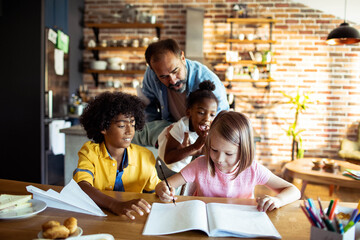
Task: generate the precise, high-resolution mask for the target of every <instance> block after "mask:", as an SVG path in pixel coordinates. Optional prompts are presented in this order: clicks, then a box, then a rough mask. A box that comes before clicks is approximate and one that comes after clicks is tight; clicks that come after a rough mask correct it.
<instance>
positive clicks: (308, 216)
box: [300, 205, 316, 227]
mask: <svg viewBox="0 0 360 240" xmlns="http://www.w3.org/2000/svg"><path fill="white" fill-rule="evenodd" d="M300 208H301V210H303V212H304V214H305V216H306V217H307V219H309V222H310V223H311V225H313V226H315V227H316V224H315V222H314V221H313V220H312V218H311V217H310V215H309V213H308V212H307V211H306V209H305V207H304V206H303V205H300Z"/></svg>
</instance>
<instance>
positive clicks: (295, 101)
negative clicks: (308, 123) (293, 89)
mask: <svg viewBox="0 0 360 240" xmlns="http://www.w3.org/2000/svg"><path fill="white" fill-rule="evenodd" d="M281 93H282V94H283V95H284V96H285V97H286V98H288V99H289V100H288V101H287V102H286V103H289V104H292V107H291V109H295V118H294V122H293V123H292V124H290V126H289V128H288V129H287V130H285V131H286V135H287V136H289V137H292V148H291V160H294V158H295V156H294V155H295V151H296V157H297V158H303V157H304V151H305V150H304V149H303V140H302V138H301V133H302V132H303V131H305V130H304V129H297V126H298V123H299V114H300V113H303V112H305V110H306V108H307V104H310V103H311V102H310V98H309V94H307V93H303V94H300V91H299V89H298V90H297V93H296V95H295V96H291V95H288V94H286V93H285V92H281Z"/></svg>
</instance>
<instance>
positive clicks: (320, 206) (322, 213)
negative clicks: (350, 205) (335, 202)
mask: <svg viewBox="0 0 360 240" xmlns="http://www.w3.org/2000/svg"><path fill="white" fill-rule="evenodd" d="M318 203H319V208H320V216H322V217H325V212H324V209H323V207H322V204H321V200H320V197H318Z"/></svg>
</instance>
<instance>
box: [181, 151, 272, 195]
mask: <svg viewBox="0 0 360 240" xmlns="http://www.w3.org/2000/svg"><path fill="white" fill-rule="evenodd" d="M180 173H181V175H182V176H183V177H184V179H185V181H186V182H193V183H194V184H195V192H194V194H193V195H194V196H205V197H227V198H254V188H255V186H256V185H264V184H266V183H267V182H268V181H269V178H270V175H271V172H270V170H269V169H267V168H266V167H264V166H263V165H261V164H259V163H258V162H257V161H253V163H252V165H251V166H250V167H248V168H247V169H245V170H244V171H242V172H241V173H240V174H239V175H238V176H237V177H236V178H235V179H232V178H233V174H231V173H229V174H226V173H223V172H221V171H220V170H219V169H218V168H216V167H215V176H211V174H210V172H209V170H208V168H207V162H206V158H205V156H201V157H198V158H197V159H195V160H194V161H192V162H191V163H190V164H188V165H187V166H186V167H185V168H183V169H182V170H181V171H180Z"/></svg>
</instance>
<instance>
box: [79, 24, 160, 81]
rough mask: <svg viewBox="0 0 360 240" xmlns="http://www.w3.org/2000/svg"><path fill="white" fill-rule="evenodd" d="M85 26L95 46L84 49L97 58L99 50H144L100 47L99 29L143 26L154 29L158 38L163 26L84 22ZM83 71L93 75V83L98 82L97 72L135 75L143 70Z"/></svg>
mask: <svg viewBox="0 0 360 240" xmlns="http://www.w3.org/2000/svg"><path fill="white" fill-rule="evenodd" d="M85 27H86V28H92V29H93V31H94V36H95V42H96V45H97V46H96V47H86V48H85V49H86V50H88V51H92V53H93V55H94V58H95V59H96V60H99V59H100V57H99V52H100V51H145V50H146V47H112V46H109V47H101V46H99V43H100V38H99V35H100V29H128V28H133V29H145V28H149V29H151V28H153V29H155V30H156V36H157V38H158V39H160V31H161V29H162V28H164V25H163V24H162V23H138V22H135V23H106V22H104V23H85ZM84 72H85V73H89V74H91V75H92V76H93V78H94V81H95V85H96V86H98V84H99V74H121V75H136V74H144V73H145V70H126V71H122V70H93V69H85V70H84Z"/></svg>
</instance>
